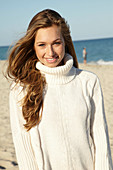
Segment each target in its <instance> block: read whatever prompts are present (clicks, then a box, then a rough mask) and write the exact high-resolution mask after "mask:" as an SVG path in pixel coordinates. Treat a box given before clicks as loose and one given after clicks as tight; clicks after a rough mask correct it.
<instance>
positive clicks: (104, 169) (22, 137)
mask: <svg viewBox="0 0 113 170" xmlns="http://www.w3.org/2000/svg"><path fill="white" fill-rule="evenodd" d="M64 60H65V61H64V62H65V65H63V66H58V67H55V68H49V67H47V66H45V65H42V64H41V63H40V62H38V63H37V64H36V68H37V69H39V70H40V71H41V73H42V74H44V76H45V78H46V82H47V86H46V90H45V91H44V108H43V116H42V120H41V122H40V124H39V125H37V126H35V127H34V128H32V129H31V130H30V131H29V132H27V131H26V130H25V128H24V126H23V124H24V123H25V120H24V118H23V116H22V108H21V105H20V103H19V102H18V101H19V100H20V99H21V98H22V97H23V96H24V92H23V91H22V92H21V90H22V87H21V86H20V85H19V84H18V85H16V86H15V87H14V88H13V89H11V91H10V118H11V128H12V135H13V141H14V145H15V150H16V155H17V160H18V164H19V169H20V170H112V169H113V168H112V160H111V153H110V145H109V138H108V129H107V123H106V118H105V113H104V104H103V97H102V91H101V87H100V83H99V80H98V78H97V76H96V75H95V74H93V73H90V72H87V71H83V70H80V69H77V68H75V67H73V59H72V57H71V56H70V55H66V57H65V59H64Z"/></svg>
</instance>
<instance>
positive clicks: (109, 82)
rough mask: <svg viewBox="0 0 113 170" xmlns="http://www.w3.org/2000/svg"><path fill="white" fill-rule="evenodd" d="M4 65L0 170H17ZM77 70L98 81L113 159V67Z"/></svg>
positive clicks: (0, 88) (0, 86)
mask: <svg viewBox="0 0 113 170" xmlns="http://www.w3.org/2000/svg"><path fill="white" fill-rule="evenodd" d="M4 63H5V61H2V60H1V61H0V97H1V100H0V125H1V126H0V169H7V170H18V165H17V160H16V156H15V150H14V145H13V141H12V136H11V128H10V118H9V87H10V83H8V81H7V80H6V79H5V78H4V76H3V74H2V69H3V68H5V67H4ZM79 68H80V69H84V70H88V71H91V72H94V73H95V74H96V75H97V76H98V77H99V79H100V82H101V87H102V91H103V96H104V103H105V113H106V118H107V123H108V130H109V139H110V145H111V153H112V159H113V65H90V64H87V65H84V64H80V65H79Z"/></svg>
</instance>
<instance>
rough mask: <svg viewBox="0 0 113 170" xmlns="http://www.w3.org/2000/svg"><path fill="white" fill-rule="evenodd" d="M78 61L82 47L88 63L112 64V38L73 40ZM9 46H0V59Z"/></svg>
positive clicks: (5, 57) (81, 61) (5, 53)
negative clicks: (84, 49)
mask: <svg viewBox="0 0 113 170" xmlns="http://www.w3.org/2000/svg"><path fill="white" fill-rule="evenodd" d="M73 44H74V48H75V51H76V55H77V59H78V62H79V63H83V55H82V51H83V48H84V47H85V48H86V51H87V62H88V63H89V64H113V38H106V39H95V40H82V41H73ZM8 49H9V46H1V47H0V60H6V59H7V58H8Z"/></svg>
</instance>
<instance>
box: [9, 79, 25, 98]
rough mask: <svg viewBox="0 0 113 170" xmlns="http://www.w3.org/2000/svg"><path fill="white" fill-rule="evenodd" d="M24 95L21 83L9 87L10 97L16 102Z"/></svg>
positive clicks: (14, 83) (13, 83)
mask: <svg viewBox="0 0 113 170" xmlns="http://www.w3.org/2000/svg"><path fill="white" fill-rule="evenodd" d="M24 95H25V92H24V89H23V86H22V85H21V83H16V82H12V84H11V87H10V97H13V98H15V99H16V100H21V99H22V98H23V97H24Z"/></svg>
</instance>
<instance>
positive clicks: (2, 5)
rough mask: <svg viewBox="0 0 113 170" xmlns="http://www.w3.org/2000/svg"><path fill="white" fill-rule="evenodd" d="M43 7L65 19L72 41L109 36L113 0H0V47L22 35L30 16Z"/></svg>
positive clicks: (112, 19)
mask: <svg viewBox="0 0 113 170" xmlns="http://www.w3.org/2000/svg"><path fill="white" fill-rule="evenodd" d="M46 8H51V9H54V10H56V11H57V12H59V13H60V14H61V15H62V16H63V17H64V18H65V19H66V20H67V22H68V24H69V25H70V29H71V35H72V39H73V40H85V39H95V38H107V37H113V0H68V1H67V0H18V1H17V0H0V46H2V45H10V44H12V43H14V42H15V41H16V40H18V39H19V38H20V37H22V36H23V35H24V33H25V31H26V29H27V26H28V24H29V22H30V20H31V19H32V17H33V16H34V15H35V14H36V13H37V12H39V11H40V10H43V9H46Z"/></svg>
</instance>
